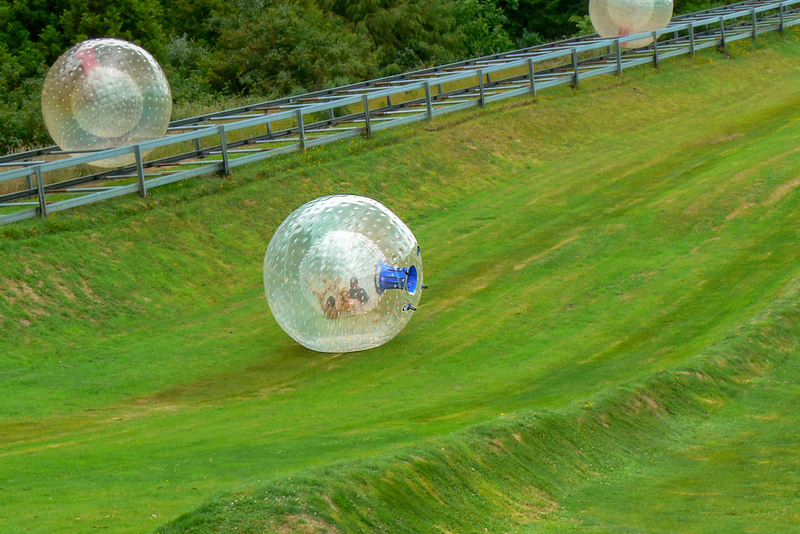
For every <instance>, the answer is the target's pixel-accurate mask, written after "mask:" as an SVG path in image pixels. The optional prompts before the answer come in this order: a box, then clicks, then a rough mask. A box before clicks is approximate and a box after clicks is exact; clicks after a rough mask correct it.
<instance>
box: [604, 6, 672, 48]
mask: <svg viewBox="0 0 800 534" xmlns="http://www.w3.org/2000/svg"><path fill="white" fill-rule="evenodd" d="M589 18H591V20H592V26H594V29H595V30H597V33H598V34H600V37H605V38H613V37H624V36H626V35H634V34H637V33H642V32H651V31H655V30H660V29H662V28H666V27H667V25H668V24H669V21H670V20H671V19H672V0H589ZM652 42H653V38H652V37H646V38H643V39H634V40H633V41H623V42H621V45H622V46H624V47H626V48H638V47H641V46H647V45H649V44H650V43H652Z"/></svg>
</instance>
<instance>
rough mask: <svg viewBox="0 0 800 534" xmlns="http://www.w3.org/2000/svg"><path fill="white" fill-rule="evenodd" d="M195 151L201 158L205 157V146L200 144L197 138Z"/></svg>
mask: <svg viewBox="0 0 800 534" xmlns="http://www.w3.org/2000/svg"><path fill="white" fill-rule="evenodd" d="M194 149H195V150H196V151H197V155H198V156H199V157H201V158H202V157H203V152H202V151H203V145H201V144H200V138H199V137H196V138H195V140H194Z"/></svg>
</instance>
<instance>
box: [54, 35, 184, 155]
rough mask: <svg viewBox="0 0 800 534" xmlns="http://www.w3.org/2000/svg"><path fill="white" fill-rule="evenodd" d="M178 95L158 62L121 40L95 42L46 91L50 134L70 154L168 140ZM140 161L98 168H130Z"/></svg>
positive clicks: (67, 60)
mask: <svg viewBox="0 0 800 534" xmlns="http://www.w3.org/2000/svg"><path fill="white" fill-rule="evenodd" d="M171 113H172V91H171V90H170V87H169V82H167V78H166V76H164V72H163V71H162V70H161V67H160V66H159V65H158V62H157V61H156V60H155V59H154V58H153V56H151V55H150V54H149V53H148V52H147V51H145V50H144V49H142V48H141V47H139V46H136V45H135V44H133V43H129V42H127V41H123V40H121V39H90V40H88V41H83V42H82V43H79V44H77V45H75V46H73V47H72V48H70V49H69V50H67V51H66V52H65V53H64V54H63V55H62V56H61V57H59V58H58V59H57V60H56V62H55V63H54V64H53V66H52V67H50V70H49V71H48V73H47V77H46V78H45V81H44V87H43V88H42V114H43V115H44V123H45V125H46V126H47V131H48V132H50V136H51V137H52V138H53V140H54V141H55V142H56V144H57V145H58V146H59V147H60V148H61V150H64V151H76V150H99V149H104V148H114V147H118V146H124V145H130V144H135V143H140V142H143V141H149V140H150V139H158V138H160V137H163V136H164V134H165V133H166V131H167V126H168V125H169V119H170V115H171ZM134 161H135V160H134V156H133V155H132V154H131V155H126V156H120V157H117V158H108V159H104V160H100V161H96V162H94V163H92V164H93V165H96V166H99V167H117V166H120V165H130V164H132V163H133V162H134Z"/></svg>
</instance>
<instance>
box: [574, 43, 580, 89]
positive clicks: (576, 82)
mask: <svg viewBox="0 0 800 534" xmlns="http://www.w3.org/2000/svg"><path fill="white" fill-rule="evenodd" d="M572 68H573V69H575V85H578V84H579V83H581V78H580V72H578V49H577V48H575V47H574V46H573V47H572Z"/></svg>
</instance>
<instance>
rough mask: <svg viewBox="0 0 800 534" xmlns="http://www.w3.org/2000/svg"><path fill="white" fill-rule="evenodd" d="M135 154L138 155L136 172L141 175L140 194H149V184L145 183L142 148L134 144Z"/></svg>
mask: <svg viewBox="0 0 800 534" xmlns="http://www.w3.org/2000/svg"><path fill="white" fill-rule="evenodd" d="M133 155H134V156H136V174H137V175H138V177H139V196H140V197H146V196H147V185H146V184H145V183H144V162H142V149H141V148H140V147H139V145H133Z"/></svg>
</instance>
